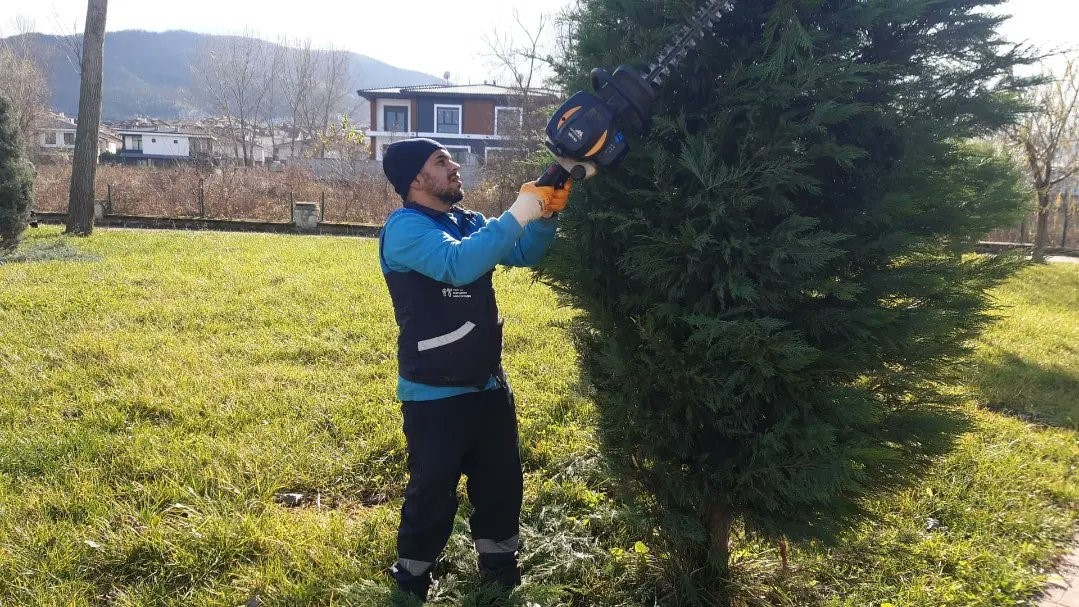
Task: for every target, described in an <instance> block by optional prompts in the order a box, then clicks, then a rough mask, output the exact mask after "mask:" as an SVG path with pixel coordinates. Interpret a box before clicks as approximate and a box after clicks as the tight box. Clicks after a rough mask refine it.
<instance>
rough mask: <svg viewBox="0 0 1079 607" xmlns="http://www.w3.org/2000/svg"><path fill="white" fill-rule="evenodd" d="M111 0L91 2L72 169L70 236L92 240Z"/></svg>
mask: <svg viewBox="0 0 1079 607" xmlns="http://www.w3.org/2000/svg"><path fill="white" fill-rule="evenodd" d="M107 8H108V0H88V2H87V8H86V29H85V31H84V32H83V44H82V47H83V53H82V83H81V85H80V88H79V124H78V126H77V127H76V128H75V152H74V157H73V158H72V166H71V190H70V193H69V196H68V203H67V204H68V206H67V233H68V234H75V235H78V236H89V235H90V233H91V232H92V231H93V229H94V178H95V176H96V175H97V134H98V130H99V128H100V126H101V81H102V78H103V72H102V62H103V59H104V55H105V13H106V10H107Z"/></svg>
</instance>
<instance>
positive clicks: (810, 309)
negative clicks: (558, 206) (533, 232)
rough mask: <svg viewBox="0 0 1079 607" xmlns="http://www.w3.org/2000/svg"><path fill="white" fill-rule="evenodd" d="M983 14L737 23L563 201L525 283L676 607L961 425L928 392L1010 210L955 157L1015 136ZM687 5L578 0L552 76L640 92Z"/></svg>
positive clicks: (923, 454)
mask: <svg viewBox="0 0 1079 607" xmlns="http://www.w3.org/2000/svg"><path fill="white" fill-rule="evenodd" d="M999 3H1000V2H999V1H998V0H898V1H897V0H859V1H854V0H772V1H752V2H750V1H739V0H735V2H734V6H733V10H732V11H731V12H730V13H729V14H727V15H726V16H725V17H724V18H723V19H722V20H721V21H720V22H719V23H718V24H717V27H716V28H715V30H714V31H713V32H712V34H710V35H709V36H707V37H706V39H705V41H704V42H703V43H702V44H701V45H700V46H698V48H697V49H696V50H695V51H693V52H691V53H690V55H689V57H688V58H687V61H686V62H685V63H684V64H683V66H682V67H681V68H680V69H679V71H678V72H676V73H675V74H673V75H672V77H671V78H670V79H669V82H668V84H667V85H666V86H665V87H663V88H662V89H661V91H660V94H659V98H658V99H657V102H656V105H655V108H654V109H655V114H654V126H653V129H652V131H651V134H650V135H649V136H648V138H647V139H646V140H639V141H635V142H633V148H632V151H631V153H630V155H629V157H628V158H627V160H626V161H625V162H624V164H623V165H622V166H621V167H619V168H618V169H616V170H614V171H610V172H607V173H604V174H601V175H600V176H598V177H596V178H594V179H592V180H591V181H589V182H586V183H585V184H579V187H578V188H577V189H576V190H575V194H574V197H573V198H572V199H571V201H570V207H569V208H568V210H567V211H566V212H565V213H564V214H563V220H562V227H561V230H560V237H559V239H558V240H557V242H556V244H555V251H554V252H553V253H552V254H551V255H549V256H548V260H549V261H548V263H547V265H546V266H545V267H543V268H542V269H541V270H540V275H541V276H542V277H543V278H544V279H545V280H547V281H549V282H550V283H552V284H553V285H554V286H555V287H556V288H557V289H558V290H559V292H560V293H562V294H563V295H564V296H565V298H566V299H567V301H568V302H569V303H572V304H573V305H575V306H577V307H579V308H581V309H582V310H583V311H584V315H583V317H582V318H583V320H582V321H581V323H580V325H579V326H577V327H576V331H575V332H576V336H577V338H578V343H579V349H580V353H581V359H582V364H583V366H584V369H585V371H586V373H587V375H588V376H589V378H590V380H591V382H592V384H593V385H594V387H595V389H596V403H597V407H598V408H599V412H600V433H601V437H602V439H603V442H604V446H605V449H606V453H607V456H608V459H609V460H610V461H611V464H612V466H613V467H614V468H615V470H616V471H617V472H618V473H620V475H621V478H623V479H625V481H626V485H627V486H628V487H631V488H634V489H635V490H636V495H637V497H638V498H639V500H638V501H639V503H640V504H642V505H645V507H646V508H647V509H648V511H649V512H651V514H652V515H654V517H655V520H656V521H658V522H659V524H660V526H659V527H658V530H659V531H660V533H657V536H658V537H659V538H661V539H662V540H666V543H667V545H666V551H665V554H666V555H667V556H668V559H667V563H668V565H670V566H671V570H673V571H675V572H680V574H681V578H680V579H679V581H678V583H679V584H680V587H682V588H684V589H692V591H690V590H686V591H685V592H684V593H683V594H682V595H681V596H680V598H679V599H678V601H679V604H691V603H693V602H694V601H697V602H700V603H708V602H709V601H718V600H719V599H718V595H719V594H721V592H722V590H721V589H722V580H723V578H724V577H725V576H726V575H727V573H728V561H729V548H728V542H729V537H730V531H731V528H732V525H738V526H739V527H740V528H741V527H744V528H745V529H746V530H747V531H748V532H752V533H757V534H761V535H762V536H763V537H769V538H779V537H790V538H795V539H799V538H825V539H827V538H833V537H835V534H836V533H837V532H838V531H840V530H842V529H844V528H846V527H848V526H849V525H850V524H851V523H852V522H853V521H855V520H857V516H858V515H859V514H861V513H862V506H861V505H862V504H863V503H864V500H865V498H866V497H868V496H872V495H879V494H880V493H881V492H883V491H888V490H890V489H894V488H895V487H896V486H897V483H902V482H905V481H909V480H910V479H911V478H912V475H913V474H916V473H917V472H918V471H919V470H920V469H922V467H923V465H924V464H925V463H926V462H927V461H928V458H930V457H932V456H933V455H934V454H937V453H940V452H941V450H942V449H945V448H946V447H947V445H948V441H949V438H950V437H952V436H954V434H955V432H956V431H957V429H958V428H959V427H960V426H959V425H958V424H959V421H958V414H957V413H956V411H955V406H954V404H951V403H949V402H948V399H947V398H946V397H945V395H944V394H943V391H942V390H941V385H942V384H943V382H945V381H947V380H948V378H949V373H950V372H951V371H953V370H954V368H955V363H956V362H957V361H958V360H960V359H961V357H962V356H963V355H964V354H965V353H966V351H967V350H966V348H967V344H968V342H969V340H970V338H971V337H972V336H974V335H975V334H976V333H977V331H978V330H979V329H980V328H981V327H982V326H983V325H984V323H985V322H986V320H987V312H988V310H989V303H988V301H987V297H986V290H987V289H988V288H990V287H991V286H993V285H994V284H996V283H997V282H998V281H1000V280H1002V279H1003V278H1004V277H1006V276H1007V275H1008V274H1009V273H1010V272H1011V271H1012V270H1014V268H1015V266H1016V263H1017V262H1016V261H1015V260H1014V259H1007V258H985V257H977V256H970V255H965V253H967V252H969V251H970V250H971V248H972V247H971V245H972V244H973V243H974V242H975V241H976V239H977V238H979V237H980V236H982V235H984V234H986V233H987V232H988V231H989V230H990V229H992V228H993V227H995V226H998V225H1002V224H1005V223H1007V222H1009V221H1011V220H1013V219H1014V218H1015V217H1017V216H1018V215H1019V213H1020V209H1021V208H1022V206H1023V204H1024V202H1025V200H1026V194H1025V193H1024V192H1023V191H1022V189H1021V188H1020V186H1019V185H1018V184H1019V176H1018V173H1017V171H1016V170H1015V168H1014V166H1013V165H1012V164H1010V163H1009V162H1008V161H1007V160H1005V159H1003V158H1001V157H998V156H995V155H994V154H993V152H992V151H991V150H990V149H988V148H987V147H984V146H981V145H978V144H976V143H972V142H973V141H976V140H977V139H978V138H980V137H984V136H987V135H989V134H991V133H993V132H995V131H996V130H998V129H999V128H1001V127H1002V126H1003V125H1005V124H1009V123H1011V122H1012V121H1013V120H1014V118H1015V114H1016V111H1017V109H1016V105H1015V101H1014V98H1015V97H1014V95H1012V94H1010V93H1009V91H1010V90H1014V88H1016V87H1019V86H1023V85H1024V84H1025V83H1023V82H1020V81H1017V80H1015V79H1012V78H1011V77H1009V74H1010V72H1011V68H1012V67H1013V66H1015V65H1017V64H1020V63H1024V62H1027V61H1028V60H1027V58H1026V57H1024V56H1023V55H1022V53H1021V52H1018V51H1016V50H1014V49H1011V48H1010V47H1008V46H1007V45H1005V44H1004V43H1003V42H1002V41H1001V39H1000V36H999V35H998V34H997V33H996V28H997V26H998V25H999V24H1000V19H998V18H995V17H992V16H991V15H988V14H986V13H985V11H984V8H986V7H989V6H992V5H997V4H999ZM696 8H697V7H695V6H693V5H692V4H691V3H682V2H652V1H649V0H584V1H582V2H581V3H580V5H579V7H578V9H577V10H576V11H575V12H574V13H573V14H572V15H571V17H570V21H571V23H572V25H573V27H574V29H575V40H574V43H573V45H572V46H571V48H570V52H569V55H568V58H567V59H566V61H565V62H564V64H563V65H561V66H560V75H561V78H562V80H563V83H564V84H565V85H566V87H567V88H568V89H569V90H576V89H581V88H585V87H586V81H585V80H584V74H587V73H588V70H589V69H591V68H592V67H595V66H603V67H606V68H608V69H611V68H613V67H614V66H615V65H618V64H621V63H630V64H635V65H637V66H638V67H639V68H642V69H644V70H645V71H647V70H646V68H645V66H646V64H647V62H648V61H649V60H650V59H651V58H652V57H651V53H653V52H656V51H658V50H659V49H661V48H662V47H663V45H664V43H665V42H666V41H667V40H668V38H669V37H670V36H671V35H672V33H673V32H674V31H675V30H676V29H677V28H678V27H679V26H680V25H681V24H683V23H684V22H685V21H686V20H687V19H688V18H689V17H690V15H691V14H692V12H693V11H694V10H695V9H696Z"/></svg>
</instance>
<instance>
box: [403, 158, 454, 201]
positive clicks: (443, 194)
mask: <svg viewBox="0 0 1079 607" xmlns="http://www.w3.org/2000/svg"><path fill="white" fill-rule="evenodd" d="M460 168H461V165H459V164H457V163H456V162H454V161H453V158H452V157H451V156H450V154H449V152H447V151H446V150H435V152H434V153H433V154H431V157H430V158H428V159H427V162H426V163H425V164H424V165H423V169H421V170H420V174H419V175H416V182H417V185H416V186H414V187H417V188H418V189H420V190H421V191H424V192H426V193H428V194H430V195H432V196H434V197H435V198H438V199H439V200H441V201H442V202H444V203H446V204H448V205H454V204H457V203H458V202H461V199H462V198H464V197H465V195H464V191H463V189H462V186H461V174H460V173H459V172H458V170H459V169H460Z"/></svg>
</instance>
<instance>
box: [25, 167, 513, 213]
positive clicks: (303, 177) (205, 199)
mask: <svg viewBox="0 0 1079 607" xmlns="http://www.w3.org/2000/svg"><path fill="white" fill-rule="evenodd" d="M315 165H320V166H321V168H319V169H316V168H314V166H315ZM316 171H318V172H320V173H321V176H319V175H317V174H316ZM464 177H465V174H464V172H462V178H464ZM70 182H71V166H70V165H69V164H66V163H63V164H42V165H40V166H39V167H38V177H37V181H36V186H35V194H34V208H35V210H37V211H39V212H43V213H65V212H66V211H67V200H68V188H69V185H70ZM468 182H470V183H471V184H473V185H472V187H470V188H468V190H469V191H468V192H467V194H466V199H465V202H466V206H468V208H470V209H474V210H477V211H480V212H482V213H484V214H487V215H497V214H499V213H501V212H502V210H504V209H505V208H506V207H507V206H508V202H507V199H508V201H512V200H513V198H512V197H513V195H516V189H514V190H513V192H501V191H500V189H499V188H497V187H488V186H487V185H485V184H484V183H483V180H482V176H481V175H480V174H479V173H478V172H470V173H469V174H468V181H467V182H466V183H468ZM95 189H96V191H95V198H96V199H97V200H101V201H104V203H105V207H106V212H107V213H111V214H117V215H134V216H147V217H172V218H205V219H238V220H254V221H282V222H288V221H291V218H292V215H291V212H292V205H293V203H294V202H296V201H313V202H316V203H318V205H319V210H320V214H321V215H322V217H321V219H322V221H325V222H330V223H358V224H381V223H383V222H384V221H385V219H386V216H387V215H389V214H390V213H391V212H392V211H393V210H395V209H397V208H399V207H400V206H401V199H400V197H399V196H398V195H397V194H396V193H395V192H394V191H393V188H392V187H390V185H389V184H388V183H387V181H386V178H385V177H384V176H383V174H382V168H381V165H379V164H378V163H371V162H368V163H360V164H357V165H354V166H353V167H351V168H350V169H348V170H345V169H343V168H342V167H341V166H337V167H336V168H334V167H332V166H329V163H311V164H307V163H298V164H293V165H289V166H288V167H286V168H285V169H284V170H283V171H271V170H268V169H266V168H263V167H255V168H244V167H227V168H217V169H206V168H200V167H194V166H189V165H180V166H175V167H132V166H115V165H101V166H99V167H98V169H97V177H96V179H95Z"/></svg>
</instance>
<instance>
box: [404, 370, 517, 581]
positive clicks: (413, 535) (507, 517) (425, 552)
mask: <svg viewBox="0 0 1079 607" xmlns="http://www.w3.org/2000/svg"><path fill="white" fill-rule="evenodd" d="M504 386H505V387H502V388H499V389H497V390H486V391H483V392H474V393H469V394H462V395H459V396H454V397H451V398H444V399H440V400H432V401H406V402H404V403H403V404H402V411H403V412H404V431H405V440H406V441H407V443H408V473H409V479H408V487H407V488H406V489H405V502H404V505H403V506H402V507H401V526H400V528H399V529H398V532H397V555H398V562H397V565H396V566H395V567H394V577H395V578H396V579H397V582H398V584H399V585H400V586H401V587H402V588H405V589H408V590H409V591H411V592H413V593H414V594H418V595H420V596H421V597H422V596H424V595H425V594H426V592H427V588H428V586H429V584H430V582H431V576H430V572H431V567H432V565H433V564H434V562H435V561H436V560H437V559H438V556H439V554H441V552H442V550H443V549H444V548H445V547H446V542H447V541H448V540H449V537H450V533H451V532H452V530H453V519H454V516H455V515H456V513H457V483H458V481H460V479H461V474H462V473H463V474H464V475H465V476H467V477H468V481H467V488H468V499H469V501H470V502H471V503H472V507H473V511H472V515H471V516H470V517H469V523H470V525H471V528H472V538H473V540H474V541H475V544H476V551H477V552H478V553H479V565H480V570H481V572H482V573H483V574H484V576H485V577H486V578H488V579H492V580H494V581H498V582H502V583H505V584H510V585H512V584H515V583H519V581H520V574H519V573H518V569H517V547H518V525H519V523H520V516H521V499H522V494H523V480H522V475H521V456H520V452H519V444H518V437H517V415H516V411H515V407H514V400H513V392H512V390H511V389H510V388H509V387H508V384H505V383H504Z"/></svg>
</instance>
